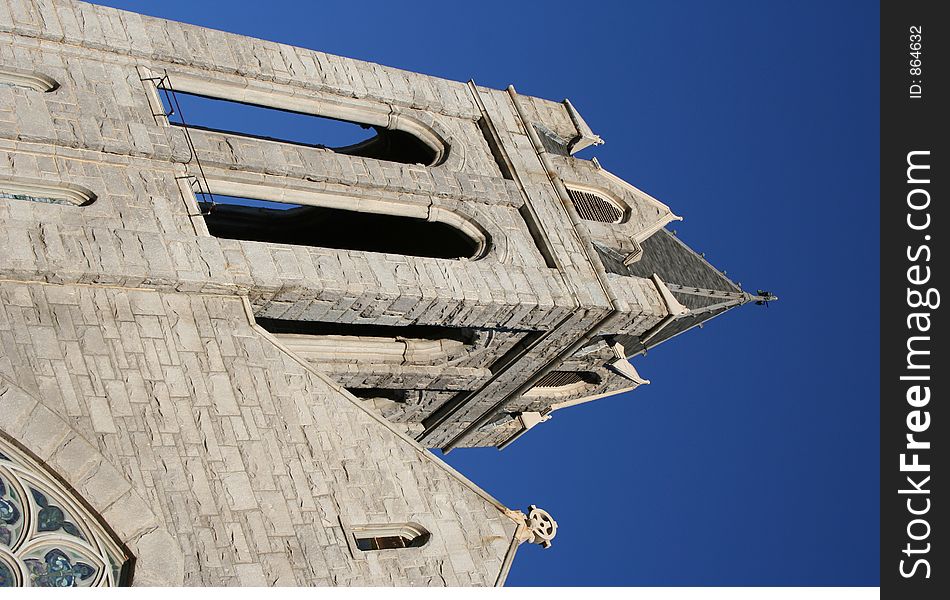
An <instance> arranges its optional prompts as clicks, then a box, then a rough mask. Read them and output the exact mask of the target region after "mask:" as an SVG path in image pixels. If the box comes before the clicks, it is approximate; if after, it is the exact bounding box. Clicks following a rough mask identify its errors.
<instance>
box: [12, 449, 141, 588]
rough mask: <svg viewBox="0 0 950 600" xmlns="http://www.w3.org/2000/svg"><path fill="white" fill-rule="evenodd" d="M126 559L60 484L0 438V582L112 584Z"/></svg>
mask: <svg viewBox="0 0 950 600" xmlns="http://www.w3.org/2000/svg"><path fill="white" fill-rule="evenodd" d="M127 563H128V556H127V555H126V553H125V552H124V551H123V550H122V549H121V548H120V546H119V544H118V543H116V542H115V541H114V540H113V539H112V536H111V535H110V534H108V533H107V532H106V531H105V530H104V529H103V528H102V527H101V526H100V525H99V524H98V523H97V522H96V520H95V519H94V518H92V517H91V516H90V515H89V513H88V512H87V511H86V509H85V508H84V507H83V506H82V504H81V503H79V502H78V501H76V500H75V498H73V496H72V494H71V493H70V492H69V491H68V490H66V488H65V487H64V486H63V485H61V484H60V483H59V482H57V481H56V480H55V479H54V478H53V477H51V476H50V474H49V473H48V472H47V471H46V470H45V469H44V468H43V467H41V466H39V465H37V464H36V463H35V462H34V461H33V460H31V459H30V458H28V457H27V456H26V455H24V454H23V453H22V452H20V451H19V450H17V449H16V448H14V447H13V446H12V445H11V444H9V443H7V442H6V441H5V440H3V438H0V587H20V586H26V587H112V586H117V585H120V584H121V583H122V582H123V573H124V569H125V566H126V564H127Z"/></svg>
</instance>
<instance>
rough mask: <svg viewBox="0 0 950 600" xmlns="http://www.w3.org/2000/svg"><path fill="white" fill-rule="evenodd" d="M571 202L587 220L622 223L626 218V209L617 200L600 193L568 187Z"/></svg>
mask: <svg viewBox="0 0 950 600" xmlns="http://www.w3.org/2000/svg"><path fill="white" fill-rule="evenodd" d="M567 194H568V195H569V196H570V197H571V203H572V204H573V205H574V209H575V210H576V211H577V214H578V215H580V217H581V218H582V219H584V220H585V221H597V222H598V223H620V222H622V221H623V218H624V212H625V211H624V209H623V207H621V206H620V204H618V203H617V202H615V201H613V200H611V199H609V198H607V197H605V196H601V195H600V194H595V193H593V192H587V191H584V190H578V189H574V188H570V187H569V188H567Z"/></svg>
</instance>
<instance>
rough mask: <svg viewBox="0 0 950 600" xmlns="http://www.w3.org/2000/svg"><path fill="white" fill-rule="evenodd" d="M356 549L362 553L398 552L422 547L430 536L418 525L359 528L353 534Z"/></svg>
mask: <svg viewBox="0 0 950 600" xmlns="http://www.w3.org/2000/svg"><path fill="white" fill-rule="evenodd" d="M353 537H354V539H355V541H356V547H357V548H358V549H359V550H361V551H363V552H371V551H374V550H400V549H403V548H419V547H422V546H424V545H425V544H426V543H427V542H428V541H429V538H430V537H431V534H430V533H429V532H428V531H426V530H425V529H424V528H423V527H421V526H420V525H416V524H414V523H412V524H405V525H386V526H380V527H359V528H357V529H356V531H355V532H354V534H353Z"/></svg>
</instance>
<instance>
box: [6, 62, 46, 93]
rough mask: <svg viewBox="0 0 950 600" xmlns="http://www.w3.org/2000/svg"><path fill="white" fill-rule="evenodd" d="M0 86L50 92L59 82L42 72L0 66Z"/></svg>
mask: <svg viewBox="0 0 950 600" xmlns="http://www.w3.org/2000/svg"><path fill="white" fill-rule="evenodd" d="M0 87H18V88H25V89H28V90H35V91H37V92H44V93H45V92H52V91H53V90H55V89H56V88H58V87H59V82H57V81H56V80H55V79H53V78H52V77H50V76H49V75H44V74H43V73H36V72H33V71H24V70H22V69H15V68H11V67H3V66H0Z"/></svg>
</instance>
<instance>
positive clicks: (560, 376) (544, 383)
mask: <svg viewBox="0 0 950 600" xmlns="http://www.w3.org/2000/svg"><path fill="white" fill-rule="evenodd" d="M582 381H584V378H583V377H582V376H581V374H580V373H578V372H577V371H551V372H550V373H548V374H547V375H545V376H544V377H542V378H541V379H539V380H538V383H536V384H535V386H536V387H547V388H556V387H564V386H566V385H572V384H575V383H581V382H582Z"/></svg>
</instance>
